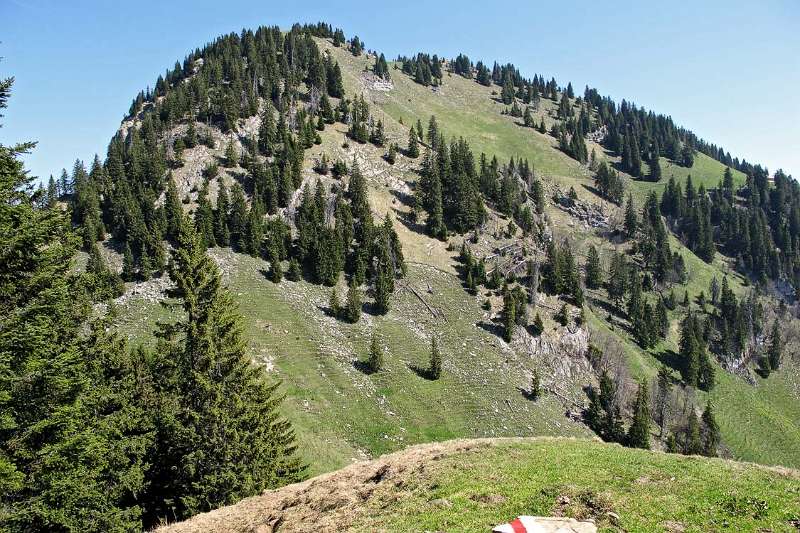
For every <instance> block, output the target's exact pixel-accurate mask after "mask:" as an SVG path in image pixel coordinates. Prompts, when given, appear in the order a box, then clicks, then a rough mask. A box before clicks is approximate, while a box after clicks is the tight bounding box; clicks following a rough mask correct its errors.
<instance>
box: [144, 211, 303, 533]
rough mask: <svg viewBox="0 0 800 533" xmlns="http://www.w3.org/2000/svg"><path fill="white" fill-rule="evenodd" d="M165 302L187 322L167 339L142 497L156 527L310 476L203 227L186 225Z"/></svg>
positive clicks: (162, 343) (169, 329)
mask: <svg viewBox="0 0 800 533" xmlns="http://www.w3.org/2000/svg"><path fill="white" fill-rule="evenodd" d="M169 274H170V278H171V280H172V282H173V283H174V284H175V286H174V288H172V289H170V291H169V292H168V296H169V297H170V300H169V301H168V302H165V305H166V306H167V307H170V308H174V307H180V308H182V310H183V313H184V316H183V317H182V318H180V319H179V320H177V321H176V322H174V323H171V324H164V325H163V326H162V327H161V329H160V331H159V332H158V338H159V342H158V350H157V353H158V354H160V355H161V357H162V358H163V359H164V361H163V363H161V364H159V366H158V369H157V371H156V372H154V375H153V377H152V379H153V381H154V384H155V387H156V390H159V391H160V392H161V395H162V398H161V399H160V400H159V402H158V404H157V405H156V406H154V408H155V412H154V415H153V416H154V423H155V429H156V435H155V440H156V443H155V450H156V451H155V455H154V457H153V458H152V461H153V467H152V468H151V469H150V470H149V471H148V473H147V479H146V483H147V491H146V493H145V495H144V496H143V500H144V501H147V502H148V503H149V504H150V506H151V507H150V508H149V516H147V517H146V518H147V519H148V520H147V521H148V522H150V523H154V522H155V521H156V520H158V519H167V518H171V519H176V518H177V519H181V518H185V517H187V516H191V515H193V514H195V513H198V512H202V511H207V510H210V509H213V508H216V507H218V506H221V505H227V504H230V503H233V502H236V501H238V500H240V499H242V498H245V497H247V496H251V495H254V494H260V493H261V492H263V491H264V490H265V489H268V488H274V487H277V486H280V485H283V484H286V483H289V482H292V481H296V480H297V479H299V478H300V477H301V476H302V475H303V470H304V467H303V465H302V464H301V463H300V461H299V460H298V459H297V457H296V456H295V450H296V444H295V437H294V432H293V430H292V428H291V426H290V424H289V422H288V421H286V420H285V419H283V418H282V417H281V416H280V414H279V412H278V409H279V407H280V396H278V394H277V388H278V386H279V385H280V383H279V382H274V383H269V382H268V381H267V380H266V376H265V375H264V371H263V369H262V368H261V367H257V366H255V365H253V364H252V363H251V361H250V357H249V356H248V355H247V347H246V344H245V341H244V338H243V328H242V317H241V315H239V313H238V311H237V310H236V305H235V303H234V302H233V299H232V297H231V295H230V293H229V292H228V291H227V290H226V289H225V288H223V287H222V279H221V275H220V273H219V270H218V268H217V267H216V265H215V264H214V262H213V261H212V260H211V259H210V258H209V257H208V256H207V255H206V254H205V251H204V248H203V246H202V243H201V240H200V237H199V235H198V234H197V232H196V231H195V229H194V227H193V226H192V225H191V224H188V223H185V224H183V225H182V227H181V232H180V236H179V239H178V246H177V248H176V249H175V250H174V251H173V254H172V261H171V262H170V268H169Z"/></svg>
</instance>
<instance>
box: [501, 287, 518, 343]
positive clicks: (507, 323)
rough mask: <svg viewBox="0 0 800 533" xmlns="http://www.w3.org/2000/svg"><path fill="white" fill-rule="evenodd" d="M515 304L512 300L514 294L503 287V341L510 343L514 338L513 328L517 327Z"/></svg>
mask: <svg viewBox="0 0 800 533" xmlns="http://www.w3.org/2000/svg"><path fill="white" fill-rule="evenodd" d="M516 309H517V303H516V301H515V300H514V294H513V293H512V292H511V291H510V290H509V289H508V287H505V289H504V290H503V340H505V341H506V342H511V338H512V337H513V336H514V328H515V327H516V325H517V320H516Z"/></svg>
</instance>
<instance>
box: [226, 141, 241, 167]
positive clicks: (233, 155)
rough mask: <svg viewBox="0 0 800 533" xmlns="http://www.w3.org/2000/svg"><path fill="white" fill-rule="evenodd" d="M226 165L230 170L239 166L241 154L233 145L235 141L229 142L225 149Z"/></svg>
mask: <svg viewBox="0 0 800 533" xmlns="http://www.w3.org/2000/svg"><path fill="white" fill-rule="evenodd" d="M224 163H225V166H226V167H228V168H233V167H238V166H239V152H238V150H236V145H235V144H234V143H233V140H230V141H228V144H227V146H226V147H225V160H224Z"/></svg>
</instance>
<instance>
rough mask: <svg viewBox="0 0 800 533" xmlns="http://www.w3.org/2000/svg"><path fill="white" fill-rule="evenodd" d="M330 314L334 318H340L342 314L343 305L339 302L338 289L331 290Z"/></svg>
mask: <svg viewBox="0 0 800 533" xmlns="http://www.w3.org/2000/svg"><path fill="white" fill-rule="evenodd" d="M328 312H329V313H330V315H331V316H332V317H334V318H338V317H339V315H341V313H342V304H341V302H340V301H339V291H338V290H337V288H336V287H333V288H332V289H331V295H330V298H328Z"/></svg>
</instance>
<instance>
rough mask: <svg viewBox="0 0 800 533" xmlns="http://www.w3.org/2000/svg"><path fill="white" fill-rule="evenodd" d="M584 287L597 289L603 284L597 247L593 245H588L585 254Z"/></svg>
mask: <svg viewBox="0 0 800 533" xmlns="http://www.w3.org/2000/svg"><path fill="white" fill-rule="evenodd" d="M585 269H586V277H585V283H586V287H588V288H590V289H599V288H600V287H602V286H603V266H602V265H601V264H600V255H599V254H598V253H597V248H595V247H594V245H592V246H589V251H588V252H587V254H586V266H585Z"/></svg>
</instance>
